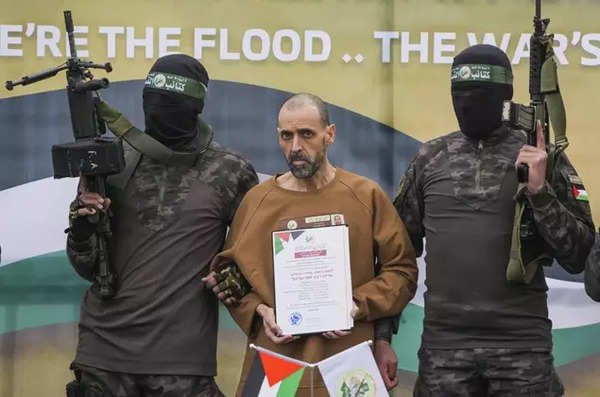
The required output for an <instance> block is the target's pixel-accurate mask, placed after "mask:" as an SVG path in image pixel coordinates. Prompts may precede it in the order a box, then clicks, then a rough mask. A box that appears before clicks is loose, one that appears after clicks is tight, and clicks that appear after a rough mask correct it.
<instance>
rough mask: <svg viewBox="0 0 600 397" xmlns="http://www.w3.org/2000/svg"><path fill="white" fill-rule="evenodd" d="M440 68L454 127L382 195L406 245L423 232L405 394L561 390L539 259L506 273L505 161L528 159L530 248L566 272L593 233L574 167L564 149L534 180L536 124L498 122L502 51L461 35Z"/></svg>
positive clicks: (508, 88)
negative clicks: (529, 130) (418, 320)
mask: <svg viewBox="0 0 600 397" xmlns="http://www.w3.org/2000/svg"><path fill="white" fill-rule="evenodd" d="M450 79H451V94H452V102H453V105H454V110H455V112H456V118H457V120H458V124H459V126H460V131H456V132H453V133H450V134H447V135H444V136H441V137H439V138H436V139H433V140H431V141H429V142H426V143H424V144H423V145H422V147H421V148H420V150H419V152H418V153H417V155H416V156H415V158H414V159H413V160H412V161H411V162H410V163H409V165H408V168H407V170H406V173H405V175H404V177H403V179H402V181H401V182H400V188H399V189H398V195H397V196H396V198H395V200H394V205H395V207H396V209H397V210H398V213H399V214H400V218H401V219H402V220H403V221H404V223H405V226H406V228H407V230H408V233H409V235H410V237H411V241H412V242H413V245H414V247H415V250H416V253H417V256H420V255H422V253H423V248H424V247H423V238H425V241H426V242H427V256H426V257H425V262H426V268H425V273H426V276H425V285H426V286H427V291H426V292H425V295H424V300H425V318H424V321H423V333H422V344H421V349H420V350H419V373H418V378H417V382H416V385H415V390H414V395H415V396H417V397H421V396H428V397H438V396H439V397H441V396H444V397H445V396H477V397H481V396H483V397H485V396H511V397H516V396H531V395H535V396H549V397H554V396H561V395H562V394H563V386H562V385H561V382H560V380H559V378H558V376H557V375H556V372H555V370H554V366H553V357H552V333H551V331H552V323H551V322H550V320H549V319H548V306H547V301H546V299H547V297H546V290H547V285H546V281H545V278H544V271H543V269H542V267H541V266H540V267H538V268H537V270H536V271H535V273H534V275H533V277H532V280H531V282H530V283H528V284H527V283H517V282H509V281H507V265H508V263H509V258H510V251H511V250H510V248H511V237H512V231H513V224H514V217H515V198H514V196H515V194H516V192H517V187H518V181H517V175H516V167H515V166H516V164H518V163H525V164H527V165H528V166H529V182H528V183H529V184H528V185H527V186H526V188H524V189H523V194H524V199H525V200H527V203H528V205H529V206H530V208H531V209H532V213H533V217H534V222H535V230H536V233H537V238H536V239H534V240H532V241H533V245H534V246H530V248H531V249H535V250H536V251H537V252H539V253H544V254H546V255H547V256H548V257H549V258H552V257H554V258H555V259H556V260H557V261H558V262H559V263H560V265H562V266H563V267H564V268H565V269H567V270H568V271H570V272H579V271H581V270H582V268H583V265H584V261H585V258H586V256H587V253H588V251H589V248H590V246H591V244H592V242H593V239H594V229H593V223H592V219H591V214H590V209H589V205H588V203H587V202H586V201H582V200H578V199H577V198H576V197H575V196H574V195H573V189H572V183H571V181H576V180H578V177H577V174H576V172H575V170H574V169H573V167H572V166H571V164H570V163H569V161H568V160H567V158H566V156H565V155H564V154H562V155H561V156H560V157H559V158H558V160H557V163H556V175H557V176H558V177H557V178H554V179H551V180H550V181H546V180H545V168H546V151H545V145H544V141H543V135H542V133H541V128H540V129H539V130H538V143H537V145H536V146H529V145H525V142H526V136H525V134H524V132H523V131H519V130H514V129H511V128H510V127H508V126H505V125H503V124H502V122H501V111H502V102H503V101H504V100H506V99H510V98H511V97H512V94H513V86H512V81H513V78H512V71H511V66H510V62H509V60H508V58H507V56H506V54H504V52H502V51H501V50H500V49H498V48H496V47H494V46H490V45H475V46H472V47H469V48H467V49H465V50H464V51H462V52H461V53H459V54H458V55H456V57H455V58H454V63H453V64H452V68H451V76H450ZM523 244H527V245H530V242H529V241H528V242H523ZM551 262H552V260H551V259H550V263H551Z"/></svg>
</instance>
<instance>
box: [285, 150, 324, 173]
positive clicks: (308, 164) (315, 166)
mask: <svg viewBox="0 0 600 397" xmlns="http://www.w3.org/2000/svg"><path fill="white" fill-rule="evenodd" d="M324 158H325V147H324V148H323V150H322V151H321V152H319V153H317V155H316V156H315V159H314V160H311V159H309V158H308V156H306V155H305V154H304V153H302V152H293V153H292V154H291V155H290V158H289V159H286V160H287V163H288V167H289V169H290V171H291V172H292V174H293V175H294V176H295V177H296V178H298V179H307V178H311V177H312V176H313V175H314V174H315V173H316V172H317V171H318V170H319V168H321V165H322V164H323V159H324ZM300 160H301V161H304V164H302V165H295V164H294V161H300Z"/></svg>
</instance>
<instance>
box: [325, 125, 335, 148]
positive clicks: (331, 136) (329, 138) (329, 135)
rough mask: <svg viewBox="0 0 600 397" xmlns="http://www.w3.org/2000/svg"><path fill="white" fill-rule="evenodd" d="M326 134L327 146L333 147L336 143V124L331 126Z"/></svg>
mask: <svg viewBox="0 0 600 397" xmlns="http://www.w3.org/2000/svg"><path fill="white" fill-rule="evenodd" d="M325 132H326V134H327V136H326V138H325V143H326V144H327V146H330V145H333V142H335V124H329V125H328V126H327V128H326V131H325Z"/></svg>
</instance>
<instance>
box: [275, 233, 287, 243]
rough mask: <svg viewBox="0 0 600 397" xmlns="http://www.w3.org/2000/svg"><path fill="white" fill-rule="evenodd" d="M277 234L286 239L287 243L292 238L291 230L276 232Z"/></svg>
mask: <svg viewBox="0 0 600 397" xmlns="http://www.w3.org/2000/svg"><path fill="white" fill-rule="evenodd" d="M275 235H276V236H277V237H279V238H280V239H282V240H284V241H285V242H286V243H287V242H288V240H289V239H290V232H281V233H276V234H275Z"/></svg>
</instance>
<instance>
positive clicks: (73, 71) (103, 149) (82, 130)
mask: <svg viewBox="0 0 600 397" xmlns="http://www.w3.org/2000/svg"><path fill="white" fill-rule="evenodd" d="M64 18H65V26H66V32H67V37H68V43H69V50H70V56H69V58H68V59H67V61H66V62H65V63H64V64H62V65H60V66H58V67H56V68H53V69H49V70H45V71H43V72H40V73H36V74H33V75H31V76H24V77H22V78H21V79H20V80H18V81H15V82H13V81H7V82H6V89H8V90H12V89H13V88H14V87H15V86H18V85H23V86H25V85H29V84H33V83H35V82H38V81H41V80H45V79H47V78H50V77H53V76H55V75H56V74H57V73H58V72H60V71H62V70H66V78H67V87H66V89H67V97H68V101H69V112H70V115H71V125H72V127H73V136H74V138H75V142H70V143H64V144H59V145H53V146H52V165H53V169H54V178H63V177H82V178H84V179H85V185H86V188H87V190H88V191H90V192H97V193H98V194H100V196H102V197H105V196H106V177H107V176H108V175H113V174H118V173H119V172H121V171H122V170H123V169H124V167H125V159H124V155H123V146H122V142H121V140H119V139H114V138H109V137H104V136H103V135H104V134H105V133H106V126H105V124H104V122H103V121H102V120H101V119H100V118H98V117H97V113H96V104H97V103H99V102H100V95H99V94H98V90H100V89H103V88H106V87H107V86H108V84H109V81H108V79H106V78H102V79H94V76H93V75H92V73H91V72H90V69H103V70H105V71H106V72H111V71H112V66H111V64H110V63H105V64H104V65H100V64H96V63H93V62H92V61H84V60H82V59H80V58H78V57H77V49H76V48H75V38H74V35H73V19H72V16H71V11H68V10H67V11H64ZM87 220H88V221H89V222H91V223H94V224H96V230H97V237H98V240H97V241H98V245H97V249H98V262H97V272H96V274H95V280H94V284H93V286H92V291H93V292H94V293H95V294H96V295H97V296H98V297H100V298H101V299H109V298H111V297H113V296H114V294H115V293H116V282H117V280H116V276H115V274H114V273H113V272H112V271H111V267H110V264H109V259H108V244H109V242H110V238H111V236H112V232H111V228H110V218H109V216H108V214H107V213H104V212H96V214H94V215H91V216H88V217H87Z"/></svg>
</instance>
